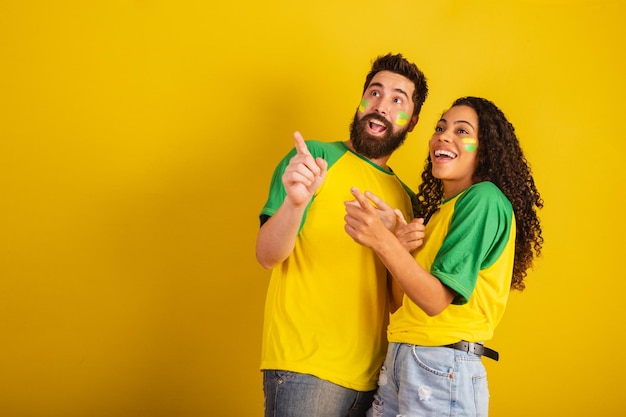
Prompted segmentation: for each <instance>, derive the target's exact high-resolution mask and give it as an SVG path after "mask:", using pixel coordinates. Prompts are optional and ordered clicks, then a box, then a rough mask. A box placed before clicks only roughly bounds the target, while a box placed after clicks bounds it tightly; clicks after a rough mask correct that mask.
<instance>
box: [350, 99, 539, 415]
mask: <svg viewBox="0 0 626 417" xmlns="http://www.w3.org/2000/svg"><path fill="white" fill-rule="evenodd" d="M352 192H353V195H354V196H355V198H356V202H348V203H346V212H347V214H346V226H345V229H346V232H347V233H348V234H349V235H350V236H351V237H352V238H353V239H354V240H355V241H356V242H358V243H360V244H362V245H364V246H366V247H369V248H371V249H373V250H374V251H375V252H376V253H377V255H378V256H379V257H380V259H381V260H382V261H383V262H384V263H385V265H386V266H387V268H388V270H389V271H390V273H391V274H392V275H393V277H394V278H395V280H394V281H395V283H396V284H398V285H399V287H400V288H401V289H402V290H403V292H404V296H403V299H402V305H401V306H400V308H399V309H398V310H397V311H395V312H394V313H393V314H392V316H391V319H390V323H389V327H388V331H387V334H388V339H389V348H388V351H387V357H386V360H385V365H384V366H383V369H382V371H381V374H380V380H379V388H378V391H377V394H376V397H375V400H374V404H373V407H372V409H371V410H370V411H369V414H368V415H372V416H384V417H392V416H393V417H395V416H396V415H428V416H439V415H441V416H449V415H455V416H486V415H487V414H488V403H489V392H488V388H487V379H486V372H485V368H484V366H483V363H482V361H481V356H487V357H489V358H491V359H495V360H497V359H498V353H497V352H495V351H493V350H491V349H489V348H486V347H484V346H483V345H482V343H483V342H484V341H487V340H489V339H491V338H492V336H493V332H494V329H495V327H496V326H497V324H498V322H499V321H500V319H501V317H502V314H503V312H504V308H505V306H506V303H507V299H508V294H509V291H510V289H517V290H523V289H524V278H525V276H526V273H527V270H528V269H529V268H530V267H531V266H532V263H533V259H534V257H535V256H539V255H540V253H541V248H542V244H543V237H542V233H541V225H540V222H539V218H538V217H537V214H536V209H539V208H542V207H543V200H542V199H541V196H540V194H539V192H538V191H537V189H536V187H535V183H534V179H533V177H532V174H531V170H530V168H529V166H528V163H527V161H526V158H525V157H524V154H523V152H522V150H521V148H520V145H519V141H518V139H517V137H516V135H515V129H514V128H513V126H512V125H511V123H509V122H508V120H507V119H506V117H505V116H504V114H503V113H502V111H501V110H500V109H498V107H496V106H495V105H494V104H493V103H492V102H490V101H489V100H486V99H483V98H478V97H464V98H460V99H458V100H456V101H455V102H454V104H453V105H452V107H450V109H449V110H448V111H446V112H445V113H444V114H443V115H442V117H441V119H440V120H439V121H438V123H437V126H436V127H435V132H434V133H433V136H432V138H431V140H430V142H429V156H428V158H427V160H426V165H425V168H424V171H423V173H422V183H421V184H420V186H419V189H418V193H417V201H416V202H415V207H414V211H415V217H416V218H418V219H419V220H416V221H414V222H412V223H410V224H408V225H407V224H403V222H398V223H399V225H398V226H397V227H396V230H395V234H394V233H392V232H391V231H390V230H389V229H388V228H386V227H385V225H384V224H383V222H382V221H381V220H380V217H379V214H380V213H377V209H378V211H380V210H381V209H384V208H385V206H386V204H384V202H383V201H381V200H380V199H379V198H378V197H376V196H375V195H373V194H371V193H368V192H366V193H365V194H361V193H360V192H359V191H358V190H356V189H353V190H352ZM372 203H374V205H375V206H377V207H376V208H375V207H374V206H373V205H372ZM421 219H423V220H421ZM422 221H423V223H424V224H425V225H426V230H425V239H424V244H423V246H421V247H420V248H419V250H417V251H415V252H414V254H411V253H410V252H409V251H407V250H406V248H409V249H412V248H415V247H416V246H417V245H419V244H420V243H421V240H420V239H419V237H421V235H420V227H423V226H422ZM411 235H412V236H416V238H415V240H413V241H412V242H411V241H409V240H410V239H407V238H406V236H411Z"/></svg>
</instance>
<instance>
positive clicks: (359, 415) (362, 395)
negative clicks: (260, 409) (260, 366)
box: [263, 370, 376, 417]
mask: <svg viewBox="0 0 626 417" xmlns="http://www.w3.org/2000/svg"><path fill="white" fill-rule="evenodd" d="M263 391H264V393H265V417H364V416H365V412H366V411H367V410H368V409H369V408H370V407H371V406H372V400H373V398H374V393H375V392H376V391H365V392H363V391H355V390H352V389H349V388H344V387H342V386H339V385H337V384H333V383H332V382H329V381H325V380H323V379H319V378H317V377H314V376H313V375H307V374H300V373H297V372H289V371H274V370H269V371H267V370H266V371H263Z"/></svg>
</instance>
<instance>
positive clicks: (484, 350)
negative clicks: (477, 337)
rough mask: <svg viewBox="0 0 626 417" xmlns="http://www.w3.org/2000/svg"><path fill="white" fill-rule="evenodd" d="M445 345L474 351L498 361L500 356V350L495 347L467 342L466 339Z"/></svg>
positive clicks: (476, 353)
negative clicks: (497, 350) (490, 347)
mask: <svg viewBox="0 0 626 417" xmlns="http://www.w3.org/2000/svg"><path fill="white" fill-rule="evenodd" d="M443 347H447V348H452V349H457V350H462V351H463V352H468V353H473V354H474V355H478V356H486V357H488V358H489V359H493V360H494V361H497V360H498V358H499V357H500V355H499V354H498V352H496V351H495V350H493V349H489V348H488V347H485V346H483V345H482V344H480V343H474V342H466V341H465V340H461V341H460V342H456V343H453V344H451V345H444V346H443Z"/></svg>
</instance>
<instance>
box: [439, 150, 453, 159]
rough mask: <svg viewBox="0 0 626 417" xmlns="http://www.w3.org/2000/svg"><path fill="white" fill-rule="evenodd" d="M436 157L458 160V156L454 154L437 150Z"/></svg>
mask: <svg viewBox="0 0 626 417" xmlns="http://www.w3.org/2000/svg"><path fill="white" fill-rule="evenodd" d="M435 156H436V157H440V156H447V157H448V158H456V154H455V153H454V152H450V151H446V150H443V149H437V150H436V151H435Z"/></svg>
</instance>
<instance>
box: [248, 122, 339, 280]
mask: <svg viewBox="0 0 626 417" xmlns="http://www.w3.org/2000/svg"><path fill="white" fill-rule="evenodd" d="M294 139H295V146H296V154H295V155H294V157H293V158H291V160H290V161H289V165H287V167H286V168H285V172H284V174H283V178H282V180H283V185H284V187H285V192H286V194H287V195H286V197H285V200H284V201H283V203H282V204H281V206H280V207H279V208H278V210H277V211H276V213H275V214H274V215H273V216H272V217H271V218H270V219H269V220H267V222H265V223H264V224H263V225H262V226H261V229H260V230H259V234H258V236H257V241H256V258H257V261H258V262H259V263H260V264H261V265H262V266H263V267H264V268H268V269H269V268H274V267H275V266H277V265H279V264H280V263H281V262H283V261H284V260H285V259H287V257H288V256H289V254H290V253H291V251H292V250H293V248H294V246H295V243H296V237H297V235H298V231H299V229H300V223H301V222H302V216H303V215H304V211H305V210H306V207H307V205H308V204H309V201H311V198H312V197H313V195H314V194H315V191H317V189H318V188H319V187H320V185H321V184H322V182H323V181H324V177H325V176H326V168H327V167H328V164H327V163H326V161H325V160H324V159H322V158H313V156H312V155H311V153H310V152H309V149H308V148H307V146H306V143H305V142H304V139H303V138H302V135H301V134H300V133H299V132H295V133H294Z"/></svg>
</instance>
